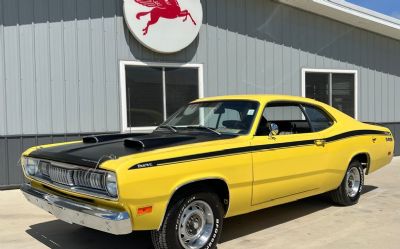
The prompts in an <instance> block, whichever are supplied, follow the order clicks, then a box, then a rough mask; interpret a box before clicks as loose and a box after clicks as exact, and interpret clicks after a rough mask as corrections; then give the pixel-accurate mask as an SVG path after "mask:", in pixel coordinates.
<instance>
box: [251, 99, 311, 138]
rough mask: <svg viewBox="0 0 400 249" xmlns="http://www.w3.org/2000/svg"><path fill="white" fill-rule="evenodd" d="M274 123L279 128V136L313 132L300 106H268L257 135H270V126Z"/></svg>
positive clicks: (276, 104)
mask: <svg viewBox="0 0 400 249" xmlns="http://www.w3.org/2000/svg"><path fill="white" fill-rule="evenodd" d="M271 123H274V124H276V125H277V126H278V128H279V133H278V135H291V134H300V133H307V132H312V130H311V127H310V124H309V122H308V121H307V120H306V118H305V116H304V114H303V111H302V110H301V108H300V106H298V105H293V104H284V103H282V104H279V103H274V104H272V105H268V106H267V107H266V108H265V109H264V112H263V117H262V118H261V121H260V124H259V126H258V129H257V135H259V136H261V135H268V134H269V132H270V131H269V125H270V124H271Z"/></svg>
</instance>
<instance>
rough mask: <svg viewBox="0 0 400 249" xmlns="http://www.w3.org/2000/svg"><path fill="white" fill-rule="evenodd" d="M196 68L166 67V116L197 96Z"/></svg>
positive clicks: (197, 76)
mask: <svg viewBox="0 0 400 249" xmlns="http://www.w3.org/2000/svg"><path fill="white" fill-rule="evenodd" d="M198 78H199V75H198V70H197V69H196V68H166V69H165V87H166V97H167V116H170V115H172V114H174V113H175V112H176V111H177V110H178V109H179V108H181V107H182V106H183V105H185V104H187V103H189V102H190V101H193V100H195V99H198V98H199V86H198Z"/></svg>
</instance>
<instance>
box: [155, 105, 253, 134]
mask: <svg viewBox="0 0 400 249" xmlns="http://www.w3.org/2000/svg"><path fill="white" fill-rule="evenodd" d="M257 109H258V103H257V102H255V101H244V100H229V101H210V102H199V103H192V104H189V105H187V106H185V107H183V108H181V109H180V110H179V111H178V112H176V113H175V114H174V115H172V116H171V117H170V118H169V119H168V120H167V121H165V122H164V123H163V124H162V125H161V126H160V127H166V126H169V127H173V128H174V129H177V130H180V129H194V128H202V129H203V130H205V131H206V130H208V131H210V130H213V131H214V132H217V133H222V134H247V133H249V131H250V129H251V126H252V124H253V121H254V118H255V115H256V113H257Z"/></svg>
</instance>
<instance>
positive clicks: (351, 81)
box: [305, 72, 355, 117]
mask: <svg viewBox="0 0 400 249" xmlns="http://www.w3.org/2000/svg"><path fill="white" fill-rule="evenodd" d="M305 80H306V82H305V88H306V97H307V98H311V99H315V100H318V101H321V102H323V103H326V104H329V105H331V106H333V107H335V108H336V109H338V110H340V111H342V112H344V113H346V114H347V115H349V116H352V117H354V116H355V99H354V94H355V74H354V73H329V72H326V73H313V72H307V73H306V75H305Z"/></svg>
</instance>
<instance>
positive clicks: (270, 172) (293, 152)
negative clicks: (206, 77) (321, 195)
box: [252, 102, 330, 205]
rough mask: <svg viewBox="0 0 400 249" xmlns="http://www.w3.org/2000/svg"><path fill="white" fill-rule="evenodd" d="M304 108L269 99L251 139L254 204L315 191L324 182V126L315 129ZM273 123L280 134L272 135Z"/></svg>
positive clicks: (297, 104)
mask: <svg viewBox="0 0 400 249" xmlns="http://www.w3.org/2000/svg"><path fill="white" fill-rule="evenodd" d="M304 110H305V109H304V107H303V106H302V105H301V104H300V103H294V102H275V103H270V104H268V105H267V106H266V108H265V109H264V112H263V117H262V118H261V120H260V124H259V128H258V130H257V133H256V135H255V136H254V138H253V140H252V146H254V148H256V149H255V150H254V151H253V153H252V156H253V174H254V176H253V178H254V181H253V197H252V205H257V204H261V203H265V202H269V201H273V200H278V199H283V198H287V197H288V198H289V197H295V196H296V195H300V194H306V193H311V194H312V193H314V192H317V191H318V189H319V188H320V187H321V185H322V184H323V180H324V173H325V170H326V167H325V166H324V161H325V160H326V159H327V157H326V154H325V143H324V140H323V134H322V132H321V130H323V129H318V130H314V129H313V128H312V126H311V123H312V122H311V121H310V120H308V119H307V114H306V113H305V112H304ZM272 123H273V124H274V125H272V126H275V125H277V126H278V129H279V133H278V134H277V135H269V133H270V131H269V129H268V128H270V125H271V124H272ZM329 125H330V124H325V126H329ZM321 127H322V126H321Z"/></svg>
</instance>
